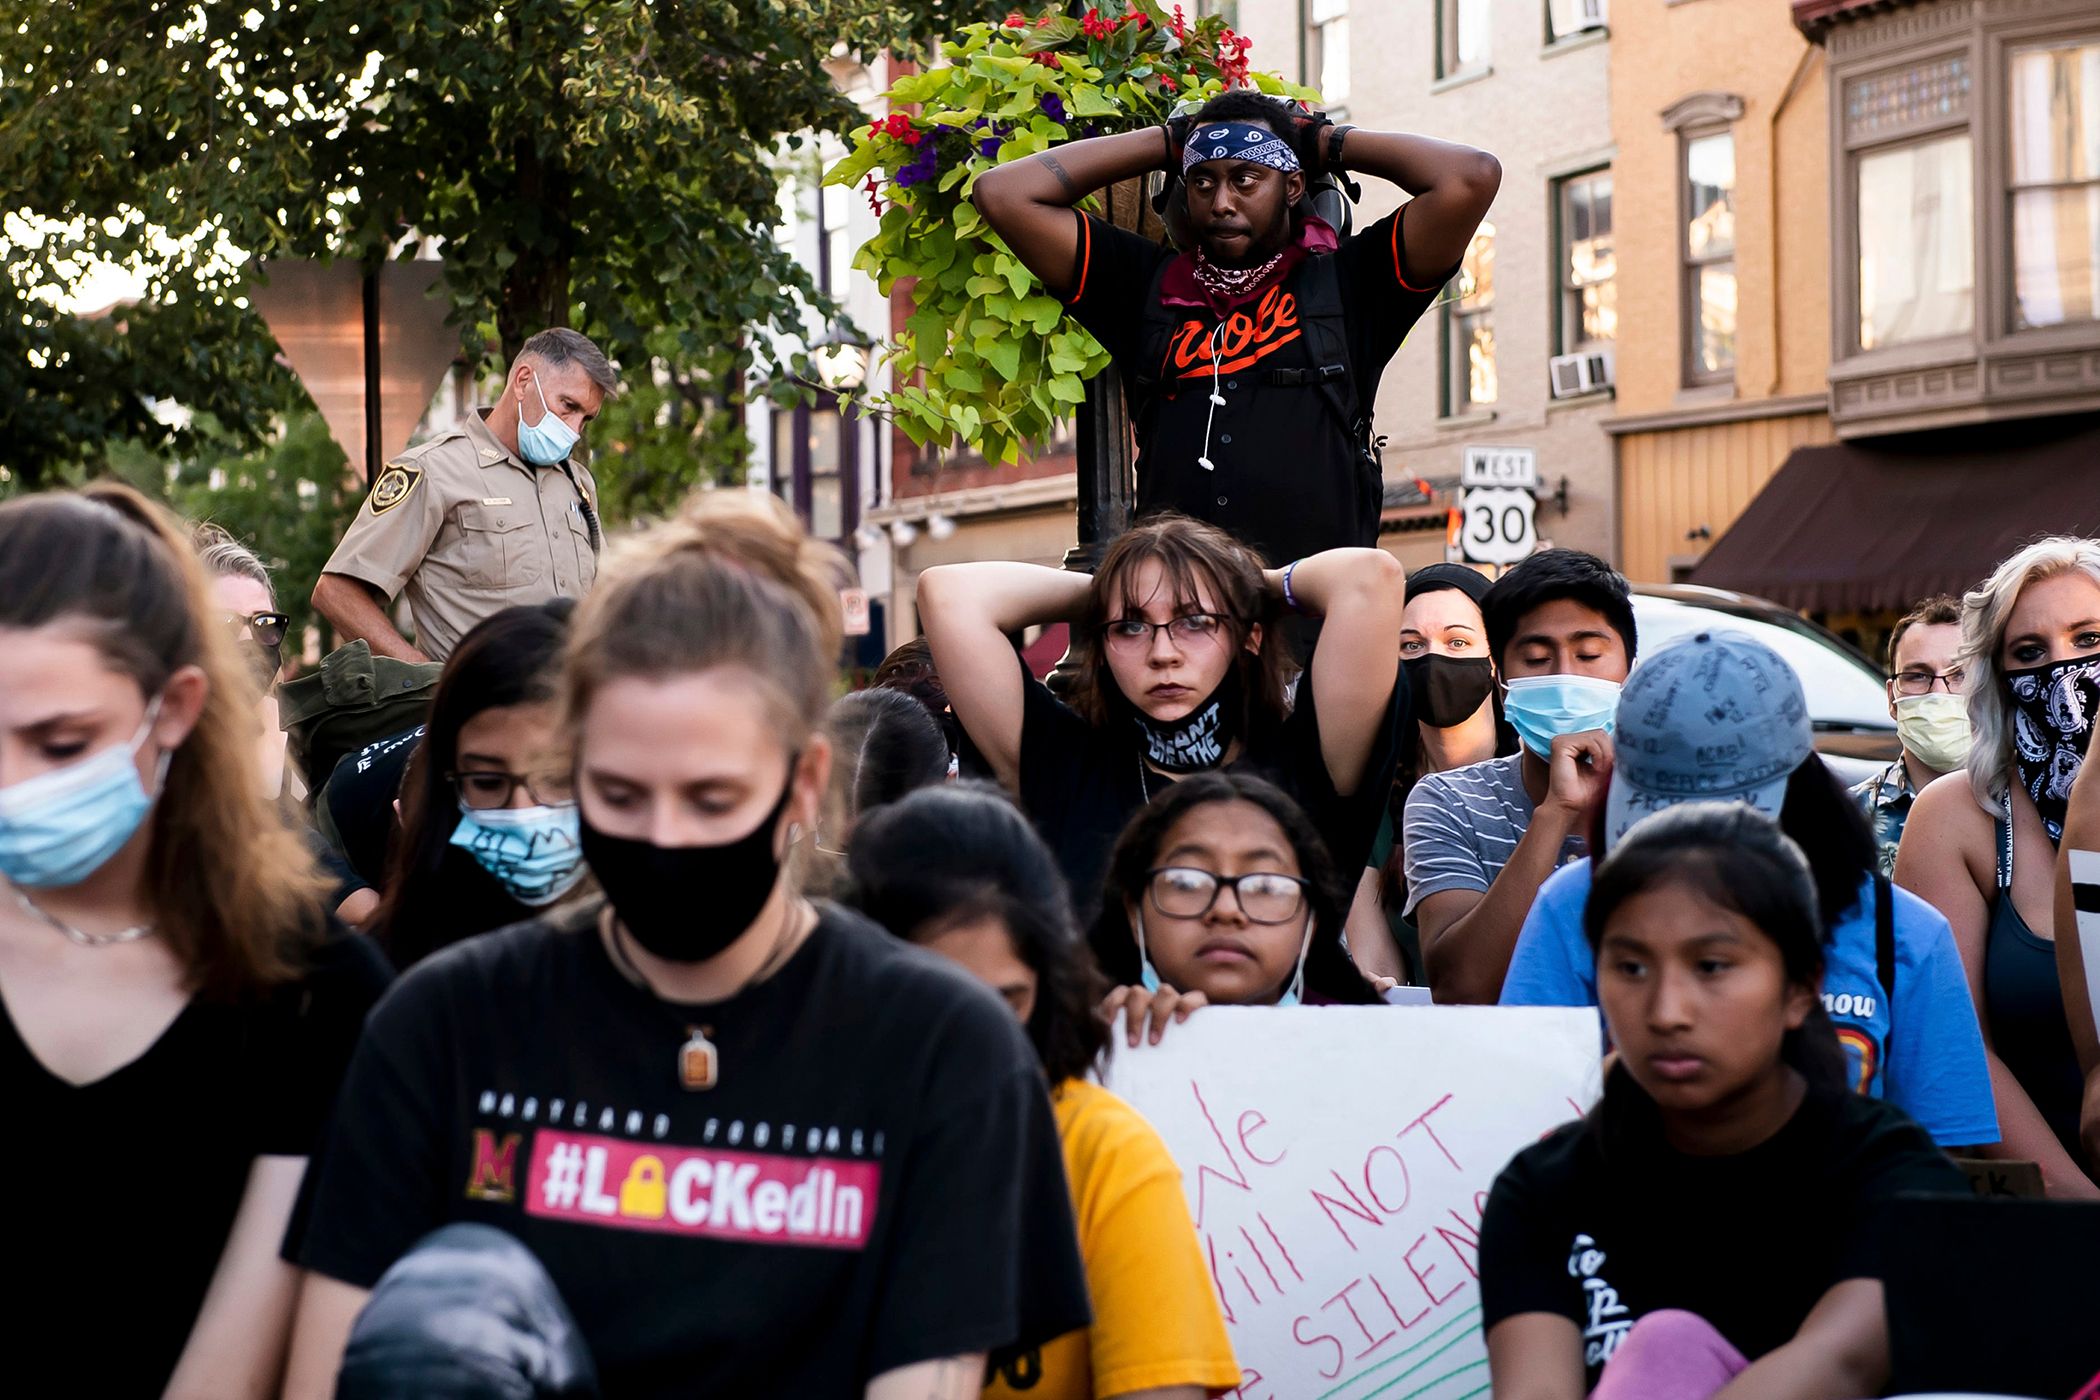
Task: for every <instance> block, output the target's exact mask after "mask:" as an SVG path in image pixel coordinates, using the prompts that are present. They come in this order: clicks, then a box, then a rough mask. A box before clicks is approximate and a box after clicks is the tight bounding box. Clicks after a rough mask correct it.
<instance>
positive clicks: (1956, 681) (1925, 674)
mask: <svg viewBox="0 0 2100 1400" xmlns="http://www.w3.org/2000/svg"><path fill="white" fill-rule="evenodd" d="M1965 674H1966V673H1965V672H1964V671H1963V670H1962V668H1961V667H1959V666H1957V667H1955V668H1954V669H1953V670H1951V671H1934V670H1930V669H1928V668H1926V667H1924V666H1906V667H1904V668H1903V669H1902V670H1901V671H1898V672H1897V673H1896V675H1895V677H1894V679H1895V682H1896V693H1897V694H1898V695H1930V694H1931V693H1932V688H1933V687H1934V686H1936V685H1937V686H1945V687H1946V690H1947V693H1948V694H1949V695H1954V694H1957V693H1958V692H1959V691H1960V690H1961V683H1962V677H1963V676H1964V675H1965Z"/></svg>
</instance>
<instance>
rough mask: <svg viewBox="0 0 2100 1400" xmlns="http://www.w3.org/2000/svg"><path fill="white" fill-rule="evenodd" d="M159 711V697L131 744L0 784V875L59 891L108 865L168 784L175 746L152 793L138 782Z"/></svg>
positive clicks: (31, 886)
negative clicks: (149, 733) (142, 747)
mask: <svg viewBox="0 0 2100 1400" xmlns="http://www.w3.org/2000/svg"><path fill="white" fill-rule="evenodd" d="M159 713H160V698H159V697H158V696H156V697H154V700H153V703H152V704H151V705H149V706H147V707H146V717H145V719H143V720H141V721H140V722H139V728H138V733H136V734H134V735H132V736H131V742H130V743H128V744H112V745H110V746H109V747H108V748H106V749H102V750H100V751H99V752H96V753H92V754H90V755H88V756H87V757H86V758H84V759H81V760H80V761H79V762H77V763H72V764H68V765H67V766H66V767H64V768H59V769H54V770H53V771H51V772H49V773H41V774H38V775H37V776H36V777H34V778H25V779H24V780H23V781H21V782H19V783H15V784H13V785H12V786H10V787H4V788H0V875H5V876H6V877H7V878H8V880H9V881H10V882H12V883H13V884H16V885H19V886H21V887H22V888H23V889H26V890H49V889H62V888H64V887H65V886H68V885H77V884H79V883H80V882H81V881H82V880H85V879H87V878H88V877H89V876H90V875H93V874H94V873H95V872H96V871H98V870H100V869H101V868H102V867H103V866H105V865H107V864H109V859H110V857H111V856H114V855H115V854H116V853H117V852H118V851H120V850H122V849H123V847H124V843H125V842H126V841H129V840H130V839H131V838H132V837H133V836H136V835H137V834H138V829H139V824H140V823H142V822H143V821H145V819H146V813H148V812H150V811H152V810H153V802H154V799H155V798H156V797H158V796H159V795H160V788H161V784H162V783H164V782H166V781H167V777H168V762H169V760H170V759H172V758H173V757H174V752H173V751H172V750H167V751H163V752H162V754H161V756H160V767H159V770H158V771H157V772H156V773H155V775H154V778H153V791H152V792H151V793H148V792H147V791H146V789H145V786H144V785H143V784H141V783H140V782H139V769H138V751H139V746H140V745H142V744H144V743H145V742H146V731H148V730H149V729H151V728H152V727H153V720H154V717H155V716H157V715H158V714H159Z"/></svg>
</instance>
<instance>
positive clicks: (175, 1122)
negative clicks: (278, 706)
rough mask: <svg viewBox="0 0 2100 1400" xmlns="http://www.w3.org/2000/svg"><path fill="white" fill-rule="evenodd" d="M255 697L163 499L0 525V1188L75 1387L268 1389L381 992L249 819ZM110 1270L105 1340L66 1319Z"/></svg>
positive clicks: (268, 834) (43, 1328)
mask: <svg viewBox="0 0 2100 1400" xmlns="http://www.w3.org/2000/svg"><path fill="white" fill-rule="evenodd" d="M257 698H258V691H257V689H256V686H255V682H254V679H253V677H252V676H251V674H250V670H249V667H248V666H247V664H246V663H245V662H244V661H243V659H242V657H241V655H240V652H239V650H238V644H237V643H236V641H235V638H234V635H233V633H232V631H231V630H229V629H228V628H227V627H226V625H225V619H224V616H223V613H222V610H221V608H220V607H219V606H218V605H217V604H216V603H215V602H214V601H213V600H212V596H211V592H210V584H209V583H208V582H207V579H206V575H205V572H204V569H203V568H202V566H201V565H200V564H199V562H198V560H197V557H196V555H195V554H194V553H193V552H192V551H191V549H190V546H189V544H188V542H187V541H186V540H185V539H184V538H183V536H182V534H181V532H180V531H179V529H178V528H177V526H176V523H175V522H174V521H173V520H172V519H171V518H169V517H168V516H167V515H166V514H165V513H164V512H162V511H161V510H160V509H159V508H158V507H156V506H154V505H152V504H150V503H149V502H148V501H147V500H146V499H145V498H144V497H142V496H140V495H139V494H138V493H137V492H135V491H132V490H131V489H129V488H128V487H123V486H116V485H100V486H95V487H91V488H89V489H88V490H86V491H83V492H80V493H78V494H72V493H52V494H48V495H38V496H28V497H24V498H21V499H17V500H13V501H10V502H8V503H6V504H5V505H0V1101H4V1102H5V1103H6V1104H7V1106H8V1124H9V1132H10V1135H11V1136H10V1138H9V1144H10V1147H11V1148H12V1149H13V1150H11V1151H9V1152H6V1153H4V1154H0V1196H4V1198H5V1199H6V1200H8V1201H9V1202H11V1203H12V1204H13V1209H12V1210H11V1211H10V1213H9V1217H8V1259H9V1263H10V1265H11V1266H13V1267H14V1268H15V1269H16V1270H17V1271H18V1276H19V1277H20V1278H23V1279H33V1280H34V1281H35V1286H34V1287H30V1288H26V1289H24V1290H22V1291H21V1292H20V1293H18V1294H17V1295H16V1298H15V1300H14V1301H13V1302H12V1303H10V1304H9V1308H8V1337H9V1341H10V1350H11V1351H12V1352H13V1353H14V1357H15V1360H16V1364H17V1366H18V1367H21V1366H26V1368H27V1370H28V1371H29V1372H31V1373H33V1374H42V1373H46V1372H50V1373H54V1374H55V1373H56V1368H58V1367H61V1366H62V1367H63V1368H64V1371H65V1375H66V1377H67V1389H69V1390H72V1391H75V1392H77V1393H79V1394H83V1395H162V1394H167V1395H200V1394H213V1395H259V1394H263V1393H265V1392H267V1391H270V1390H272V1389H273V1388H274V1386H275V1383H276V1377H277V1372H278V1368H279V1365H280V1364H281V1361H282V1357H283V1349H284V1345H285V1338H286V1333H287V1330H288V1327H289V1323H290V1318H291V1310H292V1306H293V1300H294V1296H295V1289H296V1286H297V1276H296V1275H295V1273H294V1272H293V1270H292V1269H291V1268H290V1266H288V1265H286V1264H284V1263H283V1262H282V1261H281V1260H280V1258H279V1256H278V1251H279V1247H280V1245H281V1244H282V1243H283V1241H284V1239H285V1237H286V1231H287V1226H288V1224H289V1222H290V1221H291V1219H292V1214H293V1211H292V1205H293V1202H294V1200H295V1199H296V1198H297V1196H298V1194H299V1190H300V1183H301V1179H302V1177H303V1176H304V1174H305V1170H306V1159H307V1156H308V1154H309V1153H310V1151H311V1149H312V1146H313V1144H314V1143H315V1142H316V1141H317V1140H318V1139H319V1137H320V1134H321V1129H322V1124H323V1120H324V1118H325V1116H326V1114H327V1112H328V1106H329V1104H330V1102H331V1101H332V1100H333V1098H334V1096H335V1091H336V1085H337V1081H338V1080H339V1079H340V1077H341V1075H342V1071H343V1067H344V1065H345V1064H346V1063H347V1062H348V1060H349V1056H350V1051H351V1048H352V1046H353V1045H354V1044H355V1042H356V1039H357V1035H358V1028H359V1027H360V1026H361V1025H362V1024H363V1021H364V1017H365V1013H366V1011H367V1010H369V1009H370V1007H371V1005H372V1003H373V1002H374V1001H375V1000H376V999H377V997H378V995H379V993H380V991H381V990H382V989H383V988H384V986H385V985H386V982H387V978H388V973H387V968H386V965H385V962H384V960H383V959H382V958H381V957H380V956H379V955H378V953H377V952H376V951H375V950H374V949H373V948H372V947H371V945H370V944H369V943H367V942H366V941H365V940H364V939H362V938H359V937H356V936H354V935H349V934H345V933H343V932H342V931H341V930H340V929H339V928H332V927H331V926H330V925H329V923H328V920H327V917H326V914H325V912H324V908H323V903H322V898H323V888H324V887H323V884H322V882H321V880H320V878H319V876H318V875H317V873H316V872H315V870H314V867H313V862H312V861H311V859H310V858H309V857H308V854H307V848H306V846H305V844H304V842H303V841H302V840H301V838H300V836H299V835H298V834H297V833H296V832H295V831H294V830H293V829H292V828H291V826H290V825H289V824H288V823H287V821H286V819H285V817H284V816H283V815H282V814H281V813H280V811H279V809H278V808H277V806H276V805H275V804H272V803H266V802H262V801H258V800H257V798H256V795H255V794H256V792H257V790H258V787H259V781H258V772H259V770H258V763H257V754H256V744H255V712H256V711H255V707H256V701H257ZM54 1193H55V1194H54ZM69 1205H71V1206H72V1208H68V1206H69ZM82 1206H84V1208H82ZM299 1228H301V1227H296V1226H295V1227H293V1230H294V1233H295V1234H296V1233H297V1231H298V1229H299ZM118 1276H121V1277H122V1278H123V1279H124V1280H125V1290H126V1299H127V1301H126V1305H125V1316H124V1324H123V1335H122V1341H121V1344H119V1345H111V1337H110V1329H109V1322H108V1317H107V1313H106V1310H104V1309H99V1308H96V1307H93V1306H84V1305H83V1300H84V1299H91V1298H95V1297H99V1296H104V1295H106V1294H107V1292H108V1290H109V1287H110V1282H111V1279H112V1278H113V1277H118Z"/></svg>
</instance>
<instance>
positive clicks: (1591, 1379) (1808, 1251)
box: [1480, 802, 1967, 1400]
mask: <svg viewBox="0 0 2100 1400" xmlns="http://www.w3.org/2000/svg"><path fill="white" fill-rule="evenodd" d="M1584 925H1585V931H1586V933H1587V934H1588V937H1589V941H1590V945H1591V947H1592V949H1593V950H1594V952H1595V956H1596V961H1597V983H1598V993H1599V999H1600V1001H1601V1003H1602V1006H1603V1010H1604V1016H1605V1019H1606V1021H1607V1022H1608V1023H1609V1024H1610V1027H1611V1035H1612V1041H1613V1043H1614V1044H1615V1045H1616V1046H1617V1047H1618V1055H1619V1061H1618V1064H1617V1066H1616V1067H1615V1068H1614V1069H1613V1070H1612V1071H1611V1073H1610V1075H1609V1076H1608V1078H1607V1080H1606V1084H1605V1090H1604V1098H1603V1101H1602V1102H1601V1103H1599V1104H1598V1106H1597V1108H1596V1109H1595V1110H1593V1111H1592V1112H1591V1114H1590V1115H1589V1117H1588V1118H1587V1119H1584V1120H1582V1121H1580V1122H1576V1123H1570V1124H1568V1125H1567V1126H1566V1127H1563V1128H1561V1129H1560V1130H1559V1131H1557V1132H1555V1133H1554V1134H1553V1135H1552V1136H1551V1137H1548V1138H1547V1139H1546V1140H1545V1141H1544V1142H1541V1143H1539V1144H1538V1145H1537V1146H1535V1147H1530V1148H1526V1149H1525V1150H1524V1151H1522V1152H1520V1153H1518V1154H1517V1156H1516V1158H1515V1159H1514V1160H1513V1161H1511V1163H1510V1164H1509V1166H1508V1167H1506V1168H1504V1170H1503V1172H1502V1175H1501V1176H1500V1177H1499V1178H1497V1180H1496V1182H1495V1188H1494V1191H1493V1193H1492V1194H1491V1195H1490V1197H1489V1198H1488V1204H1487V1210H1486V1218H1485V1220H1484V1221H1483V1223H1482V1226H1481V1240H1480V1286H1481V1302H1482V1309H1483V1323H1484V1325H1485V1326H1486V1328H1487V1340H1488V1357H1489V1364H1490V1366H1491V1368H1492V1373H1493V1379H1494V1389H1495V1394H1496V1395H1497V1396H1498V1397H1501V1398H1502V1400H1579V1397H1582V1396H1584V1395H1589V1396H1591V1397H1592V1400H1707V1397H1725V1398H1726V1400H1734V1397H1738V1396H1741V1397H1748V1396H1751V1395H1755V1396H1759V1397H1765V1398H1766V1400H1773V1398H1774V1397H1791V1398H1792V1400H1810V1397H1828V1400H1837V1398H1838V1397H1850V1396H1859V1395H1873V1394H1877V1393H1879V1391H1880V1388H1881V1385H1882V1382H1883V1381H1884V1380H1886V1378H1887V1371H1888V1323H1887V1319H1886V1315H1885V1313H1884V1309H1883V1303H1882V1285H1881V1278H1880V1274H1879V1269H1880V1263H1879V1257H1878V1256H1879V1253H1880V1234H1881V1231H1882V1228H1883V1221H1884V1219H1885V1211H1886V1208H1887V1206H1888V1205H1889V1203H1890V1202H1891V1201H1892V1200H1893V1198H1894V1197H1895V1196H1896V1195H1897V1193H1899V1192H1908V1191H1930V1192H1946V1193H1950V1194H1967V1184H1966V1182H1965V1181H1964V1179H1963V1177H1962V1175H1961V1173H1960V1172H1959V1171H1957V1170H1956V1169H1955V1168H1954V1166H1953V1164H1952V1163H1950V1162H1949V1161H1948V1160H1947V1159H1946V1158H1945V1157H1943V1156H1942V1155H1941V1154H1940V1153H1939V1152H1938V1150H1937V1149H1935V1148H1934V1147H1933V1145H1932V1140H1931V1139H1930V1138H1929V1137H1927V1136H1926V1135H1925V1133H1924V1131H1923V1130H1922V1129H1920V1128H1919V1127H1918V1126H1917V1125H1916V1124H1915V1123H1913V1122H1912V1121H1911V1120H1910V1119H1909V1118H1908V1117H1906V1116H1905V1115H1904V1113H1903V1112H1902V1110H1900V1109H1897V1108H1895V1107H1893V1106H1891V1105H1889V1104H1888V1103H1886V1102H1884V1101H1882V1100H1879V1099H1871V1098H1868V1097H1866V1096H1865V1095H1862V1094H1855V1093H1852V1092H1850V1091H1849V1090H1848V1088H1847V1085H1846V1083H1845V1065H1844V1057H1843V1053H1842V1051H1841V1050H1840V1049H1839V1046H1838V1043H1837V1039H1836V1036H1835V1033H1834V1032H1833V1029H1832V1027H1831V1023H1830V1021H1829V1019H1828V1017H1827V1016H1826V1014H1825V1013H1824V1011H1823V1008H1822V1004H1821V1002H1820V1000H1819V999H1818V995H1817V991H1818V988H1820V987H1821V985H1822V981H1823V941H1822V936H1821V926H1820V921H1819V918H1818V914H1817V899H1816V886H1815V878H1814V876H1813V875H1812V874H1811V872H1810V869H1809V865H1808V861H1807V859H1806V858H1805V857H1804V856H1803V855H1802V853H1801V849H1800V847H1798V846H1796V845H1795V844H1794V843H1793V842H1792V841H1790V840H1789V839H1787V837H1785V836H1784V835H1782V834H1781V833H1780V831H1779V829H1778V828H1777V827H1776V826H1775V825H1774V824H1773V823H1772V821H1771V819H1770V818H1768V817H1765V816H1763V815H1762V814H1760V813H1758V812H1757V811H1755V810H1753V809H1751V808H1749V807H1747V806H1745V805H1742V804H1740V803H1728V804H1724V803H1705V802H1701V803H1690V804H1686V805H1683V806H1679V807H1675V808H1672V809H1670V810H1668V811H1665V812H1663V813H1660V814H1658V815H1656V816H1652V817H1649V818H1648V819H1646V820H1644V821H1642V822H1641V823H1639V824H1638V825H1636V826H1635V827H1634V828H1633V829H1632V830H1631V831H1630V832H1628V833H1627V835H1626V836H1624V837H1623V838H1621V840H1620V841H1619V842H1618V844H1617V845H1616V846H1615V847H1614V849H1613V850H1612V853H1611V855H1610V857H1609V858H1608V859H1606V860H1605V861H1604V863H1603V864H1602V865H1601V866H1599V867H1598V869H1597V874H1596V880H1595V883H1594V885H1593V886H1592V888H1591V891H1590V897H1589V903H1588V906H1587V908H1586V909H1585V911H1584ZM1607 1363H1609V1364H1607Z"/></svg>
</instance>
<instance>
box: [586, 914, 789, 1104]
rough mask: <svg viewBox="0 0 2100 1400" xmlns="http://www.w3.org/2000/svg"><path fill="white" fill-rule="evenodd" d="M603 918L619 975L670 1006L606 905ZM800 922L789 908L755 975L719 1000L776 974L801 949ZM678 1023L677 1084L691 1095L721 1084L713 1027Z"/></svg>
mask: <svg viewBox="0 0 2100 1400" xmlns="http://www.w3.org/2000/svg"><path fill="white" fill-rule="evenodd" d="M606 917H607V919H608V921H609V922H608V925H607V928H608V931H609V934H610V936H609V938H608V939H607V941H608V942H609V943H610V944H611V946H612V950H613V955H614V957H615V959H616V960H617V961H618V962H619V964H620V971H621V973H622V974H623V975H624V976H626V977H627V979H628V980H629V981H632V982H634V983H636V984H638V985H639V986H640V987H641V988H642V990H643V991H645V992H647V993H649V995H651V996H652V997H655V998H656V1000H657V1001H658V1002H659V1003H662V1004H663V1005H665V1006H669V1005H671V1003H669V1002H667V1001H665V1000H664V998H663V997H662V996H661V995H659V994H658V993H657V990H656V988H655V986H654V985H652V984H651V983H650V981H649V976H648V974H647V973H645V972H643V971H642V969H641V965H640V964H638V963H637V962H635V960H634V957H633V955H632V954H630V953H629V952H628V951H627V946H626V944H625V943H623V942H622V941H621V933H620V920H619V916H618V915H617V914H615V913H613V912H612V909H611V906H609V905H608V906H607V909H606ZM800 923H801V918H800V915H799V909H798V908H791V909H790V910H789V911H788V916H787V918H786V920H784V921H783V923H782V932H780V933H779V934H777V935H775V937H774V942H773V948H772V950H771V951H770V952H768V953H767V954H766V960H765V961H764V962H763V963H761V964H759V967H758V970H757V971H756V972H753V973H752V974H751V975H750V976H749V977H747V978H745V979H744V980H743V982H741V983H739V984H738V985H737V987H736V988H735V989H734V990H732V991H731V992H730V993H729V995H728V996H725V997H723V998H722V1000H723V1001H728V1000H730V999H731V998H734V997H737V996H741V995H742V994H743V993H744V992H745V990H747V989H748V988H750V987H751V986H753V985H754V984H756V983H759V982H763V981H765V980H766V978H768V977H770V976H772V975H773V974H774V973H775V972H778V971H779V970H780V968H781V965H782V964H784V963H785V962H786V961H787V959H788V957H789V956H790V955H791V954H792V953H793V952H794V950H795V949H796V948H798V947H800V946H801V942H802V940H801V939H800V938H798V937H796V933H795V930H796V928H797V926H798V925H800ZM679 1020H680V1021H681V1022H682V1023H683V1024H684V1027H685V1043H684V1044H682V1045H680V1046H679V1047H678V1083H679V1084H680V1086H681V1087H683V1088H685V1089H686V1090H687V1091H689V1092H692V1093H700V1092H702V1091H703V1090H707V1089H712V1088H714V1087H715V1085H717V1084H719V1083H721V1082H722V1052H721V1049H720V1048H719V1047H718V1046H716V1044H715V1043H714V1041H713V1040H712V1039H710V1037H711V1036H712V1035H713V1034H714V1029H715V1028H714V1027H713V1026H709V1025H701V1024H697V1023H694V1022H689V1021H685V1020H684V1018H683V1017H680V1018H679Z"/></svg>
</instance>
